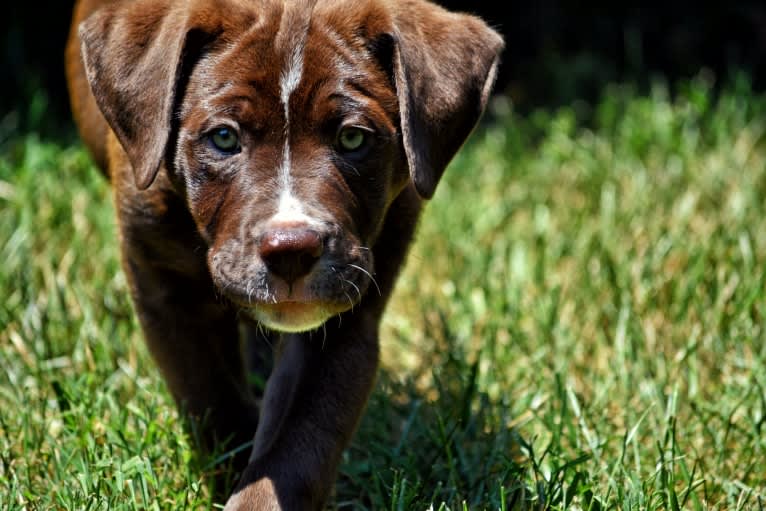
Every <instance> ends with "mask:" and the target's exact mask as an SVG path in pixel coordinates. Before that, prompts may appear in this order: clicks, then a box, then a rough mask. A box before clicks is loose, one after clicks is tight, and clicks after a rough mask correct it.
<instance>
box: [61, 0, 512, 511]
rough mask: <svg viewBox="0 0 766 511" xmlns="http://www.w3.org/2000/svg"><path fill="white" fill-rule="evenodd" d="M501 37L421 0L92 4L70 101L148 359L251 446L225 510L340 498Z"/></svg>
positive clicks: (313, 506)
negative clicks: (105, 193)
mask: <svg viewBox="0 0 766 511" xmlns="http://www.w3.org/2000/svg"><path fill="white" fill-rule="evenodd" d="M502 47H503V42H502V39H501V38H500V36H498V35H497V34H496V33H495V32H494V31H493V30H491V29H490V28H488V27H487V26H486V25H485V24H484V23H483V22H482V21H481V20H479V19H477V18H474V17H472V16H468V15H463V14H453V13H450V12H447V11H445V10H444V9H442V8H440V7H438V6H436V5H433V4H429V3H427V2H425V1H423V0H326V1H322V0H319V1H316V0H313V1H312V0H291V1H287V0H133V1H127V0H80V1H79V2H78V3H77V5H76V7H75V15H74V21H73V25H72V32H71V35H70V39H69V43H68V48H67V75H68V83H69V86H70V96H71V101H72V106H73V111H74V115H75V119H76V121H77V124H78V127H79V129H80V132H81V135H82V138H83V140H84V141H85V143H86V145H87V146H88V148H89V149H90V151H91V152H92V154H93V156H94V159H95V161H96V162H97V164H98V165H99V166H100V167H101V168H102V169H104V171H105V173H106V174H107V175H108V177H109V178H110V180H111V182H112V184H113V190H114V201H115V205H116V210H117V216H118V225H119V232H120V243H121V251H122V259H123V266H124V271H125V274H126V275H127V278H128V281H129V284H130V290H131V294H132V299H133V303H134V305H135V309H136V311H137V313H138V317H139V319H140V323H141V327H142V329H143V332H144V334H145V337H146V341H147V343H148V346H149V349H150V351H151V354H152V356H153V357H154V359H155V360H156V362H157V364H158V365H159V367H160V370H161V372H162V374H163V376H164V378H165V380H166V382H167V385H168V387H169V389H170V391H171V393H172V395H173V397H174V398H175V400H176V401H177V403H178V404H179V406H181V407H182V408H183V410H184V411H185V412H187V413H188V414H189V416H190V417H192V418H193V419H194V420H196V421H198V423H199V424H198V426H199V427H200V428H201V429H202V431H203V433H204V438H205V439H206V441H207V445H208V446H211V447H212V446H215V445H219V444H221V443H223V442H228V443H227V444H226V445H227V446H228V447H230V448H234V447H236V446H238V445H242V444H244V443H246V442H250V441H252V442H253V447H252V450H250V451H249V452H247V453H246V454H245V455H244V457H241V458H242V459H240V460H238V461H239V462H240V466H239V467H238V468H239V469H240V470H241V476H240V478H239V481H238V484H237V486H236V488H235V490H234V493H233V495H232V496H231V497H230V498H229V500H228V503H227V505H226V510H239V509H251V510H255V509H258V510H317V509H321V508H322V506H323V504H324V502H325V500H326V499H327V497H328V494H329V493H330V490H331V488H332V485H333V482H334V479H335V475H336V470H337V468H338V464H339V461H340V458H341V453H342V451H343V449H344V447H345V446H346V445H347V444H348V442H349V440H350V438H351V436H352V434H353V432H354V429H355V427H356V425H357V422H358V420H359V417H360V415H361V414H362V411H363V408H364V406H365V403H366V401H367V398H368V395H369V393H370V390H371V389H372V386H373V382H374V379H375V373H376V368H377V365H378V349H379V348H378V327H379V323H380V318H381V315H382V313H383V310H384V308H385V305H386V301H387V300H388V298H389V296H390V294H391V290H392V288H393V286H394V281H395V278H396V275H397V273H398V271H399V269H400V267H401V265H402V262H403V261H404V258H405V254H406V252H407V246H408V245H409V243H410V240H411V238H412V235H413V231H414V229H415V225H416V223H417V219H418V215H419V212H420V209H421V204H422V202H423V200H424V199H428V198H430V197H431V196H432V195H433V193H434V189H435V187H436V185H437V183H438V181H439V179H440V177H441V175H442V173H443V172H444V169H445V167H446V166H447V164H448V163H449V161H450V160H451V159H452V157H453V156H454V155H455V153H456V151H457V150H458V149H459V148H460V146H461V145H462V144H463V142H464V141H465V139H466V138H467V137H468V135H469V134H470V132H471V131H472V129H473V127H474V125H475V124H476V122H477V121H478V119H479V117H480V115H481V114H482V111H483V110H484V107H485V105H486V102H487V98H488V95H489V93H490V89H491V86H492V83H493V79H494V75H495V71H496V68H497V64H498V57H499V54H500V52H501V49H502ZM244 344H247V346H245V349H243V345H244ZM248 346H249V347H248ZM264 346H267V347H269V346H274V347H275V355H274V360H273V370H272V371H271V374H270V376H269V375H267V374H263V375H262V376H263V378H264V379H265V378H266V377H267V376H268V383H267V384H266V386H265V390H264V391H263V392H261V393H260V395H259V393H258V392H255V391H253V390H252V389H250V388H249V386H248V373H249V372H252V371H255V372H258V371H261V372H265V371H266V369H265V368H266V366H267V365H268V363H266V362H264V359H263V357H259V356H258V354H259V353H260V354H262V353H264V349H263V347H264ZM251 355H252V356H251Z"/></svg>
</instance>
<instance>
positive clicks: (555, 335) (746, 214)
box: [0, 77, 766, 511]
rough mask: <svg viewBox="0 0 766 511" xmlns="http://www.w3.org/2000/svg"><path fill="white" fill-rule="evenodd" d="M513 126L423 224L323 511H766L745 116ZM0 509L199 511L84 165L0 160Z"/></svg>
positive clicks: (763, 163) (497, 119)
mask: <svg viewBox="0 0 766 511" xmlns="http://www.w3.org/2000/svg"><path fill="white" fill-rule="evenodd" d="M730 82H731V83H730V85H727V86H726V87H724V88H723V90H722V92H720V94H718V93H714V92H713V89H712V87H711V85H710V83H709V82H708V80H706V79H705V78H704V77H700V78H698V79H695V80H692V81H689V82H686V83H682V84H679V85H678V86H677V87H674V89H677V90H676V93H675V94H674V96H673V97H672V98H671V97H670V95H669V93H668V91H667V87H665V86H663V85H662V84H661V83H658V84H657V85H656V86H655V87H653V89H652V90H651V92H650V93H648V94H638V93H636V92H635V91H633V90H632V89H631V88H630V87H628V86H611V87H609V88H607V89H605V91H604V93H603V95H602V99H601V100H600V101H599V103H598V104H597V105H595V106H594V107H588V106H587V105H581V104H576V105H573V106H572V107H571V108H563V109H559V110H557V111H544V110H543V111H538V112H536V113H534V114H531V115H528V116H524V117H522V116H519V115H517V114H515V113H514V112H513V109H512V108H511V106H510V105H509V103H508V102H507V101H503V100H501V99H498V100H496V101H495V102H494V104H493V108H492V110H493V115H492V119H491V120H489V119H488V121H487V122H485V123H484V125H483V126H482V127H481V128H480V129H479V130H477V132H476V133H475V134H474V136H473V137H472V139H471V141H470V142H469V143H468V145H467V146H466V147H465V148H464V150H463V151H462V152H461V153H460V155H459V156H458V158H457V159H456V160H455V161H454V162H453V164H452V165H451V167H450V169H449V170H448V172H447V175H446V177H445V180H444V181H443V182H442V183H441V184H440V187H439V189H438V190H437V194H436V196H435V197H434V199H433V200H432V202H431V204H429V206H428V208H427V209H426V211H425V215H424V218H423V221H422V223H421V226H420V232H419V238H418V242H417V244H416V246H415V247H414V248H413V250H412V253H411V255H410V258H409V262H408V265H407V268H406V270H405V271H404V273H403V275H402V278H401V280H400V282H399V286H398V288H397V292H396V296H395V298H394V300H393V301H392V304H391V307H390V308H389V311H388V313H387V315H386V318H385V322H384V325H383V329H382V343H383V359H384V363H383V366H382V368H381V371H380V376H379V379H378V385H377V388H376V390H375V393H374V395H373V397H372V399H371V401H370V405H369V407H368V410H367V414H366V416H365V419H364V420H363V422H362V424H361V426H360V429H359V431H358V434H357V436H356V438H355V440H354V442H353V444H352V446H351V447H350V448H349V449H348V451H347V452H346V454H345V457H344V463H343V465H342V468H341V473H340V477H339V480H338V484H337V488H336V493H335V496H334V501H333V504H332V506H331V508H332V509H339V510H363V509H370V510H391V511H394V510H403V511H410V510H422V511H426V510H429V509H433V510H434V511H437V510H440V509H441V510H445V511H446V510H451V511H462V510H485V509H486V510H503V511H505V510H511V509H572V510H586V509H591V510H605V509H636V510H638V509H641V510H650V511H651V510H657V509H663V510H665V509H694V510H698V509H721V510H724V509H726V510H729V509H747V510H750V509H763V508H765V507H766V332H765V331H764V325H765V324H766V97H764V96H761V95H757V94H755V93H753V92H752V91H751V90H750V88H749V86H748V83H747V79H746V78H744V77H739V78H736V79H732V80H731V81H730ZM0 151H1V152H0V261H2V266H0V298H2V300H1V301H0V509H4V510H22V509H28V510H29V509H42V510H48V509H72V510H123V509H162V510H164V509H178V510H181V509H208V508H210V507H211V504H213V503H211V502H210V497H209V493H208V488H207V487H206V486H205V482H204V474H205V473H210V472H212V471H215V470H216V468H217V465H216V462H217V460H216V459H215V458H211V459H200V458H199V457H197V456H195V455H194V454H193V449H192V446H193V443H194V442H193V439H192V438H190V437H189V436H188V435H187V434H186V433H185V432H184V430H183V428H182V424H181V419H180V418H179V416H178V414H177V412H176V410H175V407H174V406H173V403H172V400H171V398H170V397H169V395H168V392H167V389H166V388H165V386H164V384H163V383H162V381H161V379H160V377H159V374H158V371H157V369H156V368H155V366H154V365H153V363H152V361H151V359H150V357H149V356H148V353H147V350H146V348H145V346H144V345H143V341H142V338H141V334H140V331H139V330H138V328H137V324H136V320H135V318H134V315H133V313H132V310H131V305H130V302H129V300H128V297H127V292H126V283H125V278H124V276H123V275H122V273H121V271H120V265H119V260H118V253H117V248H116V236H115V224H114V219H113V208H112V205H111V197H110V192H109V187H108V186H107V183H106V182H105V180H104V179H102V178H101V177H100V175H99V174H98V171H97V170H96V169H95V168H94V167H93V166H92V164H91V162H90V160H89V158H88V156H87V155H86V153H85V152H84V150H83V148H82V146H80V145H74V146H63V145H61V144H60V143H56V142H50V141H41V140H39V139H38V138H37V137H35V136H34V134H27V135H16V136H14V137H12V138H10V139H6V140H5V141H4V142H2V146H0Z"/></svg>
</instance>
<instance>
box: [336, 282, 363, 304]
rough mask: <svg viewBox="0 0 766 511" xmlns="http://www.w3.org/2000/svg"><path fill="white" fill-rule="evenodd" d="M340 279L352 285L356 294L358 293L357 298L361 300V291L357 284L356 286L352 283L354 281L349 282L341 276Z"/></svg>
mask: <svg viewBox="0 0 766 511" xmlns="http://www.w3.org/2000/svg"><path fill="white" fill-rule="evenodd" d="M341 280H343V281H344V282H348V283H349V284H351V286H352V287H353V288H354V289H356V294H358V295H359V300H360V301H361V300H362V291H360V290H359V286H357V285H356V284H354V283H353V282H351V281H350V280H347V279H344V278H343V277H341Z"/></svg>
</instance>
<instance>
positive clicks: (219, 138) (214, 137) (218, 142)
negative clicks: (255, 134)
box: [209, 126, 239, 153]
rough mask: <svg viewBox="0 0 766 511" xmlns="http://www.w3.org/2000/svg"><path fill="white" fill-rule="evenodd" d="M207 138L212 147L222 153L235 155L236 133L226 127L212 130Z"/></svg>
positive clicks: (237, 137)
mask: <svg viewBox="0 0 766 511" xmlns="http://www.w3.org/2000/svg"><path fill="white" fill-rule="evenodd" d="M209 138H210V142H212V144H213V146H214V147H215V148H216V149H218V150H219V151H221V152H223V153H235V152H237V150H238V149H239V136H238V135H237V132H236V131H234V130H233V129H232V128H229V127H227V126H221V127H220V128H216V129H214V130H213V131H212V132H211V133H210V135H209Z"/></svg>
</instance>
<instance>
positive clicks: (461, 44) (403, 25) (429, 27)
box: [393, 0, 504, 199]
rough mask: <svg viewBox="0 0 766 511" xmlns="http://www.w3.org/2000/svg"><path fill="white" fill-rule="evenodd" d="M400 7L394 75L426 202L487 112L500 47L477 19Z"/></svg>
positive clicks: (425, 7) (422, 5) (408, 149)
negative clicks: (485, 111) (485, 109)
mask: <svg viewBox="0 0 766 511" xmlns="http://www.w3.org/2000/svg"><path fill="white" fill-rule="evenodd" d="M399 5H400V6H401V7H400V9H399V11H398V13H396V14H395V15H394V16H395V21H394V24H395V30H394V38H395V47H394V55H393V57H394V68H393V72H394V80H395V85H396V91H397V96H398V99H399V114H400V117H401V126H402V138H403V143H404V150H405V153H406V155H407V162H408V164H409V168H410V176H411V177H412V180H413V182H414V183H415V188H416V189H417V191H418V193H419V194H420V196H421V197H423V198H426V199H429V198H431V197H432V196H433V194H434V190H435V189H436V184H437V183H438V182H439V179H440V178H441V176H442V174H443V173H444V169H445V168H446V167H447V164H448V163H449V162H450V160H452V157H453V156H455V153H457V151H458V149H460V147H461V146H462V145H463V142H465V140H466V139H467V138H468V135H470V133H471V131H472V130H473V128H474V126H475V125H476V123H477V122H478V120H479V118H480V117H481V114H482V113H483V112H484V108H485V106H486V105H487V99H488V98H489V93H490V91H491V89H492V85H493V84H494V81H495V74H496V71H497V66H498V62H499V57H500V52H501V51H502V49H503V46H504V45H503V40H502V38H501V37H500V36H499V35H498V34H497V33H496V32H495V31H494V30H492V29H491V28H489V27H488V26H487V25H486V24H485V23H484V22H483V21H482V20H480V19H478V18H476V17H473V16H469V15H466V14H458V13H451V12H448V11H446V10H444V9H442V8H441V7H438V6H436V5H433V4H429V3H426V2H423V1H419V0H416V1H409V0H407V1H403V2H401V3H400V4H399Z"/></svg>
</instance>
